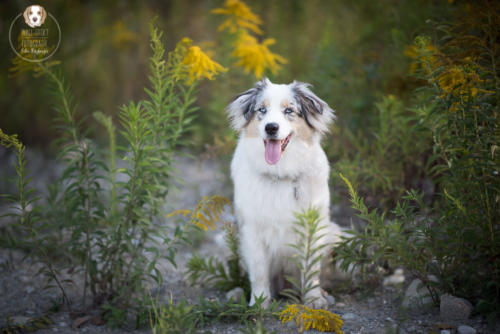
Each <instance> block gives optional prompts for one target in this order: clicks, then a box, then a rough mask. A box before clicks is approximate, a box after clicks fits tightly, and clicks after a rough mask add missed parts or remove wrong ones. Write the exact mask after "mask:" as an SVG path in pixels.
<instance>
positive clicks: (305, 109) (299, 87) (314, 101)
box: [291, 81, 335, 133]
mask: <svg viewBox="0 0 500 334" xmlns="http://www.w3.org/2000/svg"><path fill="white" fill-rule="evenodd" d="M291 85H292V91H293V93H294V96H295V100H296V101H297V103H298V104H299V107H300V113H301V116H302V117H304V119H305V121H306V122H307V124H308V125H309V126H310V127H312V128H314V129H316V130H317V131H319V132H320V133H325V132H328V131H329V130H328V126H329V125H330V123H331V122H332V121H333V120H334V119H335V112H334V111H333V110H332V108H330V107H329V106H328V104H327V103H326V102H325V101H323V100H322V99H320V98H319V97H318V96H316V94H314V93H313V92H312V91H311V90H310V89H309V86H310V84H308V83H305V82H299V81H294V82H292V84H291Z"/></svg>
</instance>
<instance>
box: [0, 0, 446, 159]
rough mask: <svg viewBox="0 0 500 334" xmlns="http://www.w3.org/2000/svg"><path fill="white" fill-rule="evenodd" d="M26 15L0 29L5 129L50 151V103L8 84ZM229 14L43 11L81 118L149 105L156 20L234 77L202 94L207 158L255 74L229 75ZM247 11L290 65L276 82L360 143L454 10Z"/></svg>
mask: <svg viewBox="0 0 500 334" xmlns="http://www.w3.org/2000/svg"><path fill="white" fill-rule="evenodd" d="M27 5H28V2H26V1H7V2H2V3H1V4H0V10H1V12H2V13H3V14H2V18H1V20H2V21H1V26H0V29H1V31H2V36H4V37H5V38H3V43H4V47H3V48H2V50H1V51H0V52H1V53H2V57H1V59H0V66H1V68H2V72H3V73H4V75H2V76H1V77H0V89H1V91H2V94H1V95H0V107H1V109H2V128H4V129H5V130H6V131H8V132H10V133H18V134H19V136H20V138H21V139H22V140H23V141H24V142H25V143H26V144H27V145H28V146H38V147H42V148H43V147H46V146H47V144H48V143H49V142H50V141H51V139H53V137H54V136H55V133H54V131H53V129H52V127H51V125H50V123H51V119H52V116H53V112H52V111H51V110H50V108H47V103H44V101H46V100H47V95H46V94H45V93H46V92H44V90H43V89H40V85H41V83H40V81H38V80H32V78H31V77H30V76H29V75H25V76H20V77H17V78H11V77H9V76H8V75H7V73H8V71H7V69H8V68H9V67H10V66H11V59H12V57H13V53H12V51H11V50H10V48H9V47H8V44H7V43H8V40H7V34H8V29H9V25H10V23H11V20H12V19H13V18H14V17H15V16H16V15H17V14H18V13H20V12H22V11H23V10H24V8H25V7H26V6H27ZM222 5H223V2H222V1H146V2H143V1H51V2H50V3H49V4H45V6H46V7H47V9H48V11H49V12H50V13H52V14H53V15H54V16H55V17H56V18H57V20H58V21H59V23H60V25H61V28H62V42H61V46H60V48H59V50H58V51H57V53H56V55H55V56H54V58H57V59H58V60H61V61H62V63H63V68H64V71H65V73H66V75H67V77H68V78H67V79H68V80H69V82H72V83H73V86H74V91H75V95H76V99H77V100H78V101H79V104H80V109H81V110H82V111H83V112H84V113H87V114H89V115H90V114H91V113H92V112H93V111H95V110H100V111H103V112H104V113H106V114H109V115H112V116H113V115H116V113H117V106H119V105H122V104H123V103H126V102H127V101H129V100H130V99H138V98H140V97H142V95H143V94H144V92H143V89H142V88H143V87H144V85H145V83H146V81H147V78H146V75H145V73H146V70H147V68H146V66H147V59H148V55H149V54H148V52H149V50H148V47H149V45H148V26H147V22H148V21H149V20H150V19H151V18H152V17H154V16H156V15H158V17H159V19H158V20H157V24H158V25H159V27H160V28H161V29H164V30H165V32H166V43H167V49H168V48H171V47H173V46H174V45H175V44H176V42H177V41H179V40H180V39H182V38H183V37H189V38H191V39H193V40H194V42H195V43H196V44H198V45H200V46H201V47H203V48H204V49H207V50H208V51H211V52H212V55H213V56H214V58H215V59H216V60H217V61H218V62H219V63H221V64H222V65H223V66H226V67H230V68H231V71H229V72H228V73H227V74H225V76H223V77H221V78H220V79H219V80H217V81H214V82H205V83H204V84H203V85H202V87H201V88H200V98H199V106H200V107H201V110H200V112H199V118H198V127H197V129H196V130H195V131H193V133H192V137H193V138H192V139H193V141H194V142H195V143H196V146H195V147H196V148H197V149H200V150H202V149H204V145H205V144H214V134H216V136H217V137H218V138H219V142H220V141H224V138H225V137H226V136H228V135H230V131H229V130H228V127H227V123H226V120H225V116H224V114H223V109H224V107H225V105H226V104H227V102H228V101H229V100H230V98H231V97H232V96H234V95H235V94H237V93H238V92H240V91H242V90H245V89H247V88H248V87H249V86H250V85H252V84H253V82H254V81H255V77H254V76H252V75H251V74H250V75H249V74H245V72H244V71H242V70H241V69H238V68H236V67H234V66H231V64H232V60H231V48H230V43H231V39H232V38H233V37H232V36H231V34H230V33H228V32H227V31H222V32H219V31H218V29H217V27H218V26H219V25H220V24H221V23H222V22H223V20H224V19H223V18H222V17H220V15H213V14H211V13H210V11H211V10H213V9H215V8H219V7H222ZM250 7H251V9H252V11H253V12H254V13H257V14H258V15H259V17H260V19H261V20H262V25H261V27H260V28H261V30H263V32H264V35H263V36H258V35H257V38H259V39H265V38H267V37H272V38H274V40H275V41H276V43H275V44H274V45H272V46H271V48H272V50H274V52H276V53H277V54H279V55H281V56H283V57H284V58H285V59H286V60H288V63H287V64H286V65H284V66H282V68H281V70H280V71H279V72H277V73H276V74H275V75H274V74H273V73H265V74H266V75H269V76H270V78H271V80H273V81H277V82H289V81H291V80H294V79H297V80H301V81H307V82H311V83H312V84H314V90H315V91H316V92H317V93H318V94H319V95H320V96H321V97H323V98H324V99H325V100H326V101H327V102H329V103H330V104H331V105H332V106H333V107H334V108H335V109H336V110H337V113H338V116H339V117H338V119H339V124H340V127H339V128H343V127H348V128H349V129H350V131H352V132H354V133H355V132H357V131H360V130H364V129H366V128H368V127H370V126H373V125H374V124H375V123H376V122H377V121H376V112H377V109H376V108H375V107H374V102H375V101H376V100H377V99H378V98H379V97H380V96H382V95H384V94H388V93H390V94H397V95H398V96H401V97H402V98H405V97H407V96H408V93H409V92H411V90H412V89H413V88H414V87H415V83H414V80H413V79H411V78H409V77H408V67H407V66H408V59H407V58H406V57H405V56H404V54H403V50H404V48H405V46H406V45H408V44H411V42H412V40H413V38H414V37H415V36H416V35H417V34H420V33H422V32H426V31H429V30H431V29H433V27H432V25H430V24H429V23H428V22H429V20H430V21H433V20H437V19H439V18H441V17H444V16H445V15H446V14H447V13H448V12H449V11H451V10H453V9H454V5H450V4H449V3H448V2H446V1H427V0H417V1H395V0H394V1H381V2H378V1H377V2H374V1H367V0H362V1H355V2H346V1H319V0H313V1H298V0H295V1H252V2H251V4H250ZM97 135H99V134H97ZM339 138H341V136H339ZM226 141H227V139H226ZM335 141H337V140H335ZM335 146H336V145H335ZM335 146H334V147H335Z"/></svg>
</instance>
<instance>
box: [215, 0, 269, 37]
mask: <svg viewBox="0 0 500 334" xmlns="http://www.w3.org/2000/svg"><path fill="white" fill-rule="evenodd" d="M211 12H212V13H213V14H221V15H226V16H228V18H227V20H226V21H224V22H223V23H222V24H221V25H220V26H219V31H222V30H224V29H226V28H227V29H228V30H229V32H230V33H231V34H234V33H235V32H237V31H239V30H240V29H250V30H251V31H253V32H254V33H256V34H262V30H260V28H259V25H260V24H262V21H261V20H260V18H259V17H258V16H257V15H255V14H254V13H252V11H251V10H250V8H248V6H247V5H245V4H244V3H243V2H241V1H239V0H226V2H225V3H224V7H222V8H215V9H213V10H212V11H211Z"/></svg>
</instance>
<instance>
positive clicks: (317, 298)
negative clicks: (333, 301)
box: [306, 288, 329, 309]
mask: <svg viewBox="0 0 500 334" xmlns="http://www.w3.org/2000/svg"><path fill="white" fill-rule="evenodd" d="M306 300H309V302H307V304H306V306H308V307H312V308H315V309H320V308H323V309H327V308H328V305H329V303H328V300H327V299H326V292H325V291H322V290H321V289H320V288H318V289H313V290H312V291H310V292H309V293H308V294H307V296H306Z"/></svg>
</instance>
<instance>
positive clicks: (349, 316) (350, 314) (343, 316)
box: [342, 313, 359, 321]
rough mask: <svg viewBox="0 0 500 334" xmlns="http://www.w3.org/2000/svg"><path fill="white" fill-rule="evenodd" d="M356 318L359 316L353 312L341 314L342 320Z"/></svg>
mask: <svg viewBox="0 0 500 334" xmlns="http://www.w3.org/2000/svg"><path fill="white" fill-rule="evenodd" d="M358 318H359V316H357V315H356V314H354V313H345V314H344V315H342V320H345V321H350V320H357V319H358Z"/></svg>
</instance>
